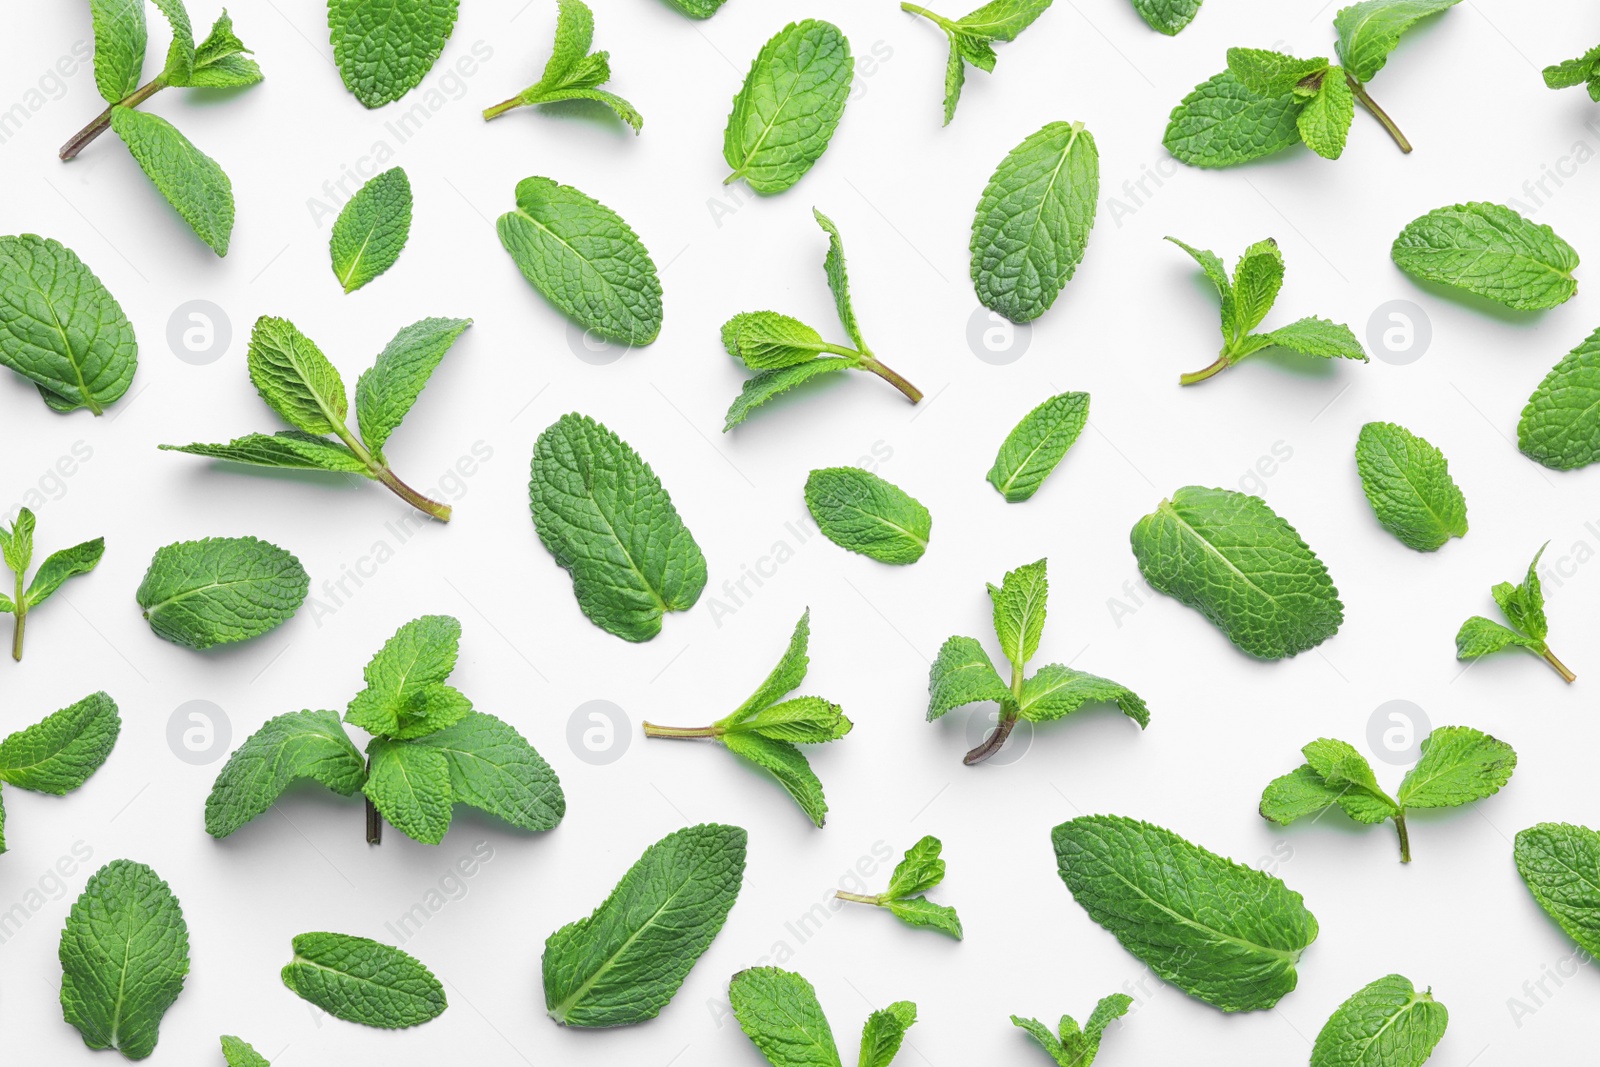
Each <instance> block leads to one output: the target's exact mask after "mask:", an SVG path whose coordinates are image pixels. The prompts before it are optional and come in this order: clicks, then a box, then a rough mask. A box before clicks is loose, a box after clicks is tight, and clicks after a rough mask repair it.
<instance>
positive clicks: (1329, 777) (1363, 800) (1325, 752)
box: [1300, 737, 1401, 825]
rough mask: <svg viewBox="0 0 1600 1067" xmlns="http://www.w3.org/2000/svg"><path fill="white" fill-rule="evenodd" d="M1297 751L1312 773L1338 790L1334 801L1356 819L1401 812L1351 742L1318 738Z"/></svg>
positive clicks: (1377, 818)
mask: <svg viewBox="0 0 1600 1067" xmlns="http://www.w3.org/2000/svg"><path fill="white" fill-rule="evenodd" d="M1300 751H1301V753H1302V754H1303V755H1304V756H1305V757H1306V766H1308V767H1310V768H1311V770H1312V773H1314V774H1315V775H1316V776H1317V777H1318V778H1320V779H1321V780H1322V781H1323V783H1324V784H1326V785H1327V786H1329V787H1331V788H1333V789H1336V790H1338V791H1339V793H1338V797H1337V798H1336V801H1335V802H1336V803H1337V804H1338V805H1339V807H1340V808H1341V809H1343V811H1344V813H1345V814H1346V815H1348V816H1350V818H1352V819H1354V820H1355V821H1356V822H1359V823H1363V824H1366V825H1371V824H1373V823H1380V822H1383V820H1385V819H1390V818H1393V817H1394V816H1395V815H1396V814H1397V813H1399V812H1400V811H1401V805H1400V804H1399V803H1398V802H1396V801H1395V800H1394V799H1392V798H1391V797H1390V796H1389V794H1388V793H1385V792H1384V791H1383V790H1382V789H1381V788H1379V786H1378V777H1377V775H1375V774H1374V773H1373V771H1372V764H1370V763H1368V762H1367V759H1366V757H1365V756H1363V755H1361V753H1360V752H1357V751H1356V748H1355V746H1354V745H1351V744H1348V743H1346V742H1344V741H1339V740H1336V739H1334V738H1328V737H1321V738H1318V739H1317V740H1315V741H1313V742H1311V743H1310V744H1308V745H1306V746H1305V747H1304V748H1302V749H1301V750H1300Z"/></svg>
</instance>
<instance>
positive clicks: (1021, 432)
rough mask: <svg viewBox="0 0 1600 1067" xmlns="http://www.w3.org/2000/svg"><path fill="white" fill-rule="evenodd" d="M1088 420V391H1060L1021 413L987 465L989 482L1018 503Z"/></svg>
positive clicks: (1037, 484)
mask: <svg viewBox="0 0 1600 1067" xmlns="http://www.w3.org/2000/svg"><path fill="white" fill-rule="evenodd" d="M1088 421H1089V394H1088V393H1061V394H1059V395H1057V396H1053V397H1051V398H1050V399H1049V400H1046V401H1045V402H1044V403H1042V404H1040V405H1039V406H1038V407H1036V408H1034V409H1033V410H1032V411H1030V412H1028V413H1027V414H1026V415H1024V416H1023V417H1022V421H1021V422H1019V423H1017V425H1016V426H1015V427H1013V428H1012V430H1011V432H1010V433H1008V434H1006V439H1005V440H1004V441H1003V442H1001V444H1000V451H999V453H998V454H997V455H996V456H995V457H994V466H993V467H990V468H989V475H988V478H989V484H990V485H992V486H994V487H995V490H996V491H997V492H998V493H999V494H1000V495H1001V496H1003V497H1005V498H1006V500H1007V502H1009V503H1012V504H1017V503H1021V502H1022V501H1024V500H1027V499H1029V498H1030V497H1032V496H1033V494H1034V493H1037V492H1038V491H1039V487H1040V486H1041V485H1043V484H1044V480H1045V479H1046V478H1048V477H1050V472H1051V471H1053V470H1055V469H1056V464H1058V463H1060V462H1061V460H1062V457H1064V456H1065V455H1066V454H1067V449H1069V448H1071V447H1072V445H1073V443H1074V442H1075V441H1077V440H1078V435H1079V434H1080V433H1082V432H1083V427H1084V425H1085V424H1086V423H1087V422H1088Z"/></svg>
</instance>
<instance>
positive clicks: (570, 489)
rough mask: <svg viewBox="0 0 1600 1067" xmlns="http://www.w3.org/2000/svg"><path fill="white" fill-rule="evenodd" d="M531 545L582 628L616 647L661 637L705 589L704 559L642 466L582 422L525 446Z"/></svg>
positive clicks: (599, 428)
mask: <svg viewBox="0 0 1600 1067" xmlns="http://www.w3.org/2000/svg"><path fill="white" fill-rule="evenodd" d="M528 498H529V503H530V505H531V508H532V512H533V525H534V528H535V529H536V530H537V531H538V534H539V540H540V541H541V542H542V543H543V544H544V547H545V548H546V549H547V550H548V551H549V552H550V554H551V555H552V556H554V557H555V560H556V563H557V564H558V565H559V566H561V567H563V568H564V569H566V570H567V571H569V572H570V573H571V574H572V591H573V594H574V595H575V596H576V597H577V598H578V606H579V608H581V609H582V610H583V613H584V614H585V615H586V616H588V618H589V621H590V622H592V623H594V624H595V625H596V626H598V627H600V628H601V629H602V630H605V631H607V632H608V633H613V634H616V635H617V636H618V637H620V638H622V639H623V640H625V641H648V640H650V639H651V638H652V637H654V636H655V635H656V634H658V633H660V632H661V617H662V615H663V614H664V613H666V612H668V611H687V610H688V609H689V608H692V607H693V606H694V604H695V601H697V600H699V599H700V592H701V590H702V589H704V588H705V584H706V560H705V557H704V556H703V555H701V554H700V546H699V545H698V544H696V543H695V540H694V535H692V534H691V533H690V532H689V528H688V527H687V526H685V525H684V524H683V520H682V519H681V518H679V517H678V511H677V509H676V508H674V507H673V506H672V498H671V497H670V496H668V495H667V491H666V490H665V489H663V488H662V487H661V480H660V479H659V478H657V477H656V474H655V472H654V471H653V470H651V469H650V465H649V464H648V463H646V462H645V461H644V460H643V459H642V458H641V457H640V456H639V454H638V453H637V452H635V451H634V450H633V449H632V448H631V447H630V446H629V445H628V443H627V442H626V441H624V440H623V439H622V438H620V437H618V436H617V435H616V434H614V433H612V432H611V431H610V430H609V429H607V428H606V427H605V426H603V425H601V424H600V423H598V422H596V421H594V420H593V419H591V418H589V417H588V416H587V415H579V414H576V413H574V414H569V415H563V416H562V417H561V418H560V419H558V420H556V421H555V422H554V423H552V424H551V425H550V426H548V427H546V429H545V431H544V432H543V433H541V434H540V435H539V440H538V441H537V442H536V443H535V444H534V448H533V466H532V477H531V480H530V481H529V484H528Z"/></svg>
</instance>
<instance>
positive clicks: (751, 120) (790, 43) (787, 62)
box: [722, 19, 855, 194]
mask: <svg viewBox="0 0 1600 1067" xmlns="http://www.w3.org/2000/svg"><path fill="white" fill-rule="evenodd" d="M854 78H855V63H854V61H853V60H852V59H851V57H850V42H849V41H848V40H847V39H846V38H845V35H844V33H843V32H841V31H840V29H839V27H837V26H835V25H834V24H833V23H831V22H823V21H821V20H820V19H805V20H803V21H801V22H791V23H790V24H789V25H787V26H785V27H784V28H783V29H781V30H779V31H778V32H777V33H776V34H774V35H773V37H772V39H771V40H769V41H768V42H767V43H766V44H765V45H763V46H762V47H761V51H760V53H758V54H757V55H756V58H755V62H753V63H751V65H750V71H749V73H747V74H746V75H745V78H744V84H743V85H742V86H741V87H740V89H739V92H738V94H737V95H735V96H734V98H733V110H732V111H731V112H730V113H729V115H728V125H727V128H726V129H725V130H724V131H723V134H722V158H723V159H724V160H726V161H727V163H728V166H730V167H732V168H733V173H732V174H729V175H728V176H727V178H725V179H723V184H724V185H730V184H732V183H733V182H735V181H738V180H739V179H741V178H743V179H744V182H745V184H746V185H748V186H750V188H751V189H754V190H755V191H756V192H758V193H763V194H772V193H781V192H783V191H784V190H785V189H787V188H789V187H790V186H791V185H793V184H794V183H795V182H797V181H799V180H800V179H801V178H803V177H805V174H806V172H807V171H809V170H810V169H811V168H812V166H813V165H815V164H816V162H817V160H819V159H821V158H822V153H823V152H825V151H827V148H828V142H829V141H830V140H832V139H833V131H834V130H836V129H837V128H838V126H839V119H840V117H841V116H843V115H844V105H845V103H846V102H847V101H848V100H849V99H850V85H851V83H852V81H853V80H854Z"/></svg>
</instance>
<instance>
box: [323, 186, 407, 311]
mask: <svg viewBox="0 0 1600 1067" xmlns="http://www.w3.org/2000/svg"><path fill="white" fill-rule="evenodd" d="M410 236H411V179H409V178H407V177H406V172H405V171H404V170H402V169H401V168H399V167H391V168H390V169H389V170H386V171H384V172H383V173H382V174H379V175H378V176H376V177H375V178H373V179H372V180H371V181H369V182H367V183H366V184H365V185H363V186H362V187H361V188H360V189H359V190H357V191H356V195H355V196H352V197H351V198H350V202H349V203H347V204H345V206H344V208H343V209H342V210H341V211H340V212H339V217H338V218H337V219H335V220H334V223H333V233H332V235H331V236H330V237H329V239H328V254H329V257H330V258H331V259H332V260H333V276H334V277H335V278H338V279H339V284H340V285H342V286H344V291H345V292H346V293H353V292H355V291H356V290H357V289H360V288H361V287H362V286H363V285H366V284H367V283H368V282H370V281H372V280H373V279H374V278H376V277H377V276H378V275H380V274H382V273H383V272H384V271H386V270H388V269H389V268H390V267H392V266H394V264H395V261H396V260H398V259H399V258H400V253H401V252H402V251H403V250H404V249H405V247H406V239H407V238H408V237H410Z"/></svg>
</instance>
